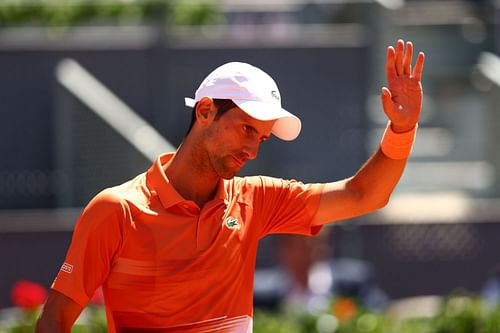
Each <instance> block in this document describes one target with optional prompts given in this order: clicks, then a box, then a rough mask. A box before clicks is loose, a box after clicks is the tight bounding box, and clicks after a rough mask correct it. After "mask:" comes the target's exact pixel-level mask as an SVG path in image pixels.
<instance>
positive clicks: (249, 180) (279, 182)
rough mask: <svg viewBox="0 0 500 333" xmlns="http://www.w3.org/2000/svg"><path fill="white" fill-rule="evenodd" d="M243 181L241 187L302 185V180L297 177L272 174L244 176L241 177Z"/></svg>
mask: <svg viewBox="0 0 500 333" xmlns="http://www.w3.org/2000/svg"><path fill="white" fill-rule="evenodd" d="M239 182H240V183H241V185H240V186H241V187H242V188H245V187H249V188H256V187H261V188H269V189H271V188H274V189H278V188H287V187H290V186H293V185H301V184H302V183H301V182H298V181H296V180H295V179H282V178H276V177H270V176H249V177H242V178H240V179H239Z"/></svg>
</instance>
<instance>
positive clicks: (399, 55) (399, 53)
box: [395, 39, 404, 75]
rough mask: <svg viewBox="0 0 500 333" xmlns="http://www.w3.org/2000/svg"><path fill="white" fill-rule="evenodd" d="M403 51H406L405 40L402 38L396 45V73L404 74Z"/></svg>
mask: <svg viewBox="0 0 500 333" xmlns="http://www.w3.org/2000/svg"><path fill="white" fill-rule="evenodd" d="M403 52H404V42H403V40H402V39H400V40H398V44H397V45H396V59H395V63H396V73H397V74H398V75H403V73H404V72H403Z"/></svg>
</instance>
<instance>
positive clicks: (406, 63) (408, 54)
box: [403, 42, 413, 75]
mask: <svg viewBox="0 0 500 333" xmlns="http://www.w3.org/2000/svg"><path fill="white" fill-rule="evenodd" d="M412 57H413V43H412V42H406V51H405V55H404V58H403V72H404V74H405V75H410V74H411V58H412Z"/></svg>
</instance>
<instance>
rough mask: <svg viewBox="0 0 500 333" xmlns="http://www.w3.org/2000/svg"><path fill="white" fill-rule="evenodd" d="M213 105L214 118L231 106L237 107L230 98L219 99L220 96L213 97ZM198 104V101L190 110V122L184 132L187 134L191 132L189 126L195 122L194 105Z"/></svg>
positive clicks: (191, 126)
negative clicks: (214, 109)
mask: <svg viewBox="0 0 500 333" xmlns="http://www.w3.org/2000/svg"><path fill="white" fill-rule="evenodd" d="M213 101H214V104H215V107H216V108H217V114H216V115H215V120H218V119H219V118H220V117H222V115H223V114H224V113H226V112H227V111H229V110H231V109H232V108H237V107H238V106H237V105H236V104H235V103H234V102H233V101H232V100H230V99H220V98H214V99H213ZM197 106H198V103H196V104H195V105H194V107H193V111H192V112H191V124H189V128H188V130H187V132H186V135H185V136H187V135H188V134H189V132H191V128H193V126H194V123H195V122H196V107H197Z"/></svg>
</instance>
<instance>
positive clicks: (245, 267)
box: [36, 40, 424, 333]
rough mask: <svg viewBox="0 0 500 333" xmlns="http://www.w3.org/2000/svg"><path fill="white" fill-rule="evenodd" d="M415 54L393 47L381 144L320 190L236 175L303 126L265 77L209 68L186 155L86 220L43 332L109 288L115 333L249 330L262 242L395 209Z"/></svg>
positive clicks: (102, 201) (105, 198) (413, 117)
mask: <svg viewBox="0 0 500 333" xmlns="http://www.w3.org/2000/svg"><path fill="white" fill-rule="evenodd" d="M412 54H413V46H412V43H411V42H407V43H406V44H405V43H404V41H402V40H399V41H398V42H397V46H396V48H395V49H394V48H393V47H389V48H388V50H387V66H386V71H387V80H388V86H387V87H384V88H382V92H381V95H382V106H383V109H384V112H385V114H386V115H387V117H388V125H387V129H386V131H385V134H384V136H383V137H382V139H381V144H380V148H379V149H378V150H377V151H376V152H375V153H374V154H373V156H371V157H370V159H369V160H368V161H367V162H366V163H365V164H364V165H363V166H362V167H361V168H360V170H359V171H358V172H357V173H356V174H355V175H354V176H352V177H350V178H348V179H344V180H340V181H335V182H331V183H325V184H319V183H318V184H303V183H300V182H297V181H293V180H283V179H277V178H271V177H265V176H254V177H243V178H242V177H236V176H235V175H236V174H237V173H238V171H239V170H240V169H241V168H242V167H243V165H245V163H246V162H247V161H248V160H252V159H254V158H256V157H257V153H258V150H259V146H260V144H261V143H262V142H263V141H266V140H268V139H269V137H270V136H271V134H274V135H275V136H277V137H278V138H280V139H283V140H293V139H295V138H296V137H297V136H298V135H299V132H300V128H301V122H300V120H299V118H298V117H296V116H295V115H293V114H291V113H290V112H288V111H286V110H285V109H283V108H282V107H281V97H280V93H279V90H278V87H277V86H276V83H275V82H274V81H273V79H272V78H271V77H270V76H269V75H267V74H266V73H265V72H263V71H262V70H260V69H258V68H256V67H254V66H251V65H249V64H246V63H238V62H232V63H227V64H224V65H222V66H220V67H218V68H217V69H215V70H214V71H213V72H211V73H210V74H209V75H208V76H207V77H206V78H205V80H204V81H203V82H202V83H201V85H200V86H199V88H198V90H197V91H196V94H195V97H194V99H190V98H188V99H186V104H187V105H188V106H191V107H193V121H192V124H191V127H190V129H189V131H188V133H187V135H186V137H185V139H184V141H183V142H182V144H181V146H180V147H179V149H178V150H177V151H176V152H172V153H166V154H164V155H161V156H159V157H158V159H157V160H156V162H154V163H153V165H152V166H151V168H150V169H149V170H147V171H146V172H145V173H143V174H140V175H138V176H137V177H135V178H134V179H132V180H130V181H128V182H126V183H124V184H122V185H119V186H116V187H112V188H108V189H105V190H104V191H102V192H101V193H99V194H98V195H97V196H96V197H94V198H93V199H92V201H91V202H90V203H89V204H88V205H87V207H86V208H85V209H84V210H83V213H82V214H81V216H80V218H79V220H78V222H77V224H76V227H75V230H74V234H73V238H72V242H71V245H70V247H69V250H68V253H67V256H66V259H65V262H64V263H63V264H62V267H61V269H60V271H59V273H58V275H57V277H56V279H55V281H54V283H53V285H52V290H51V293H50V295H49V297H48V299H47V302H46V304H45V306H44V309H43V312H42V314H41V316H40V319H39V320H38V323H37V329H36V332H39V333H42V332H47V333H57V332H70V330H71V327H72V325H73V324H74V322H75V320H76V319H77V317H78V316H79V314H80V313H81V311H82V309H83V308H84V307H85V306H86V305H87V303H88V302H89V299H90V298H91V297H92V295H93V294H94V291H95V290H96V288H98V287H99V286H102V288H103V292H104V297H105V305H106V314H107V319H108V327H109V332H122V333H129V332H169V333H171V332H197V333H199V332H224V333H226V332H227V333H229V332H230V333H236V332H238V333H240V332H241V333H250V332H251V331H252V313H253V310H252V294H253V275H254V266H255V257H256V252H257V246H258V243H259V240H260V239H261V238H262V237H265V236H266V235H268V234H272V233H292V234H302V235H309V236H311V235H315V234H316V233H317V232H318V231H319V230H320V228H321V227H322V225H324V224H326V223H330V222H333V221H339V220H343V219H347V218H351V217H354V216H359V215H362V214H366V213H369V212H372V211H374V210H376V209H379V208H381V207H384V206H385V205H386V204H387V202H388V200H389V197H390V195H391V193H392V191H393V189H394V187H395V186H396V184H397V182H398V180H399V178H400V177H401V174H402V172H403V169H404V167H405V165H406V162H407V159H408V156H409V154H410V151H411V148H412V144H413V141H414V138H415V133H416V130H417V122H418V120H419V116H420V111H421V105H422V85H421V77H422V71H423V67H424V54H423V53H419V54H418V56H417V60H416V64H415V66H414V68H412V65H411V63H412Z"/></svg>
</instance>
